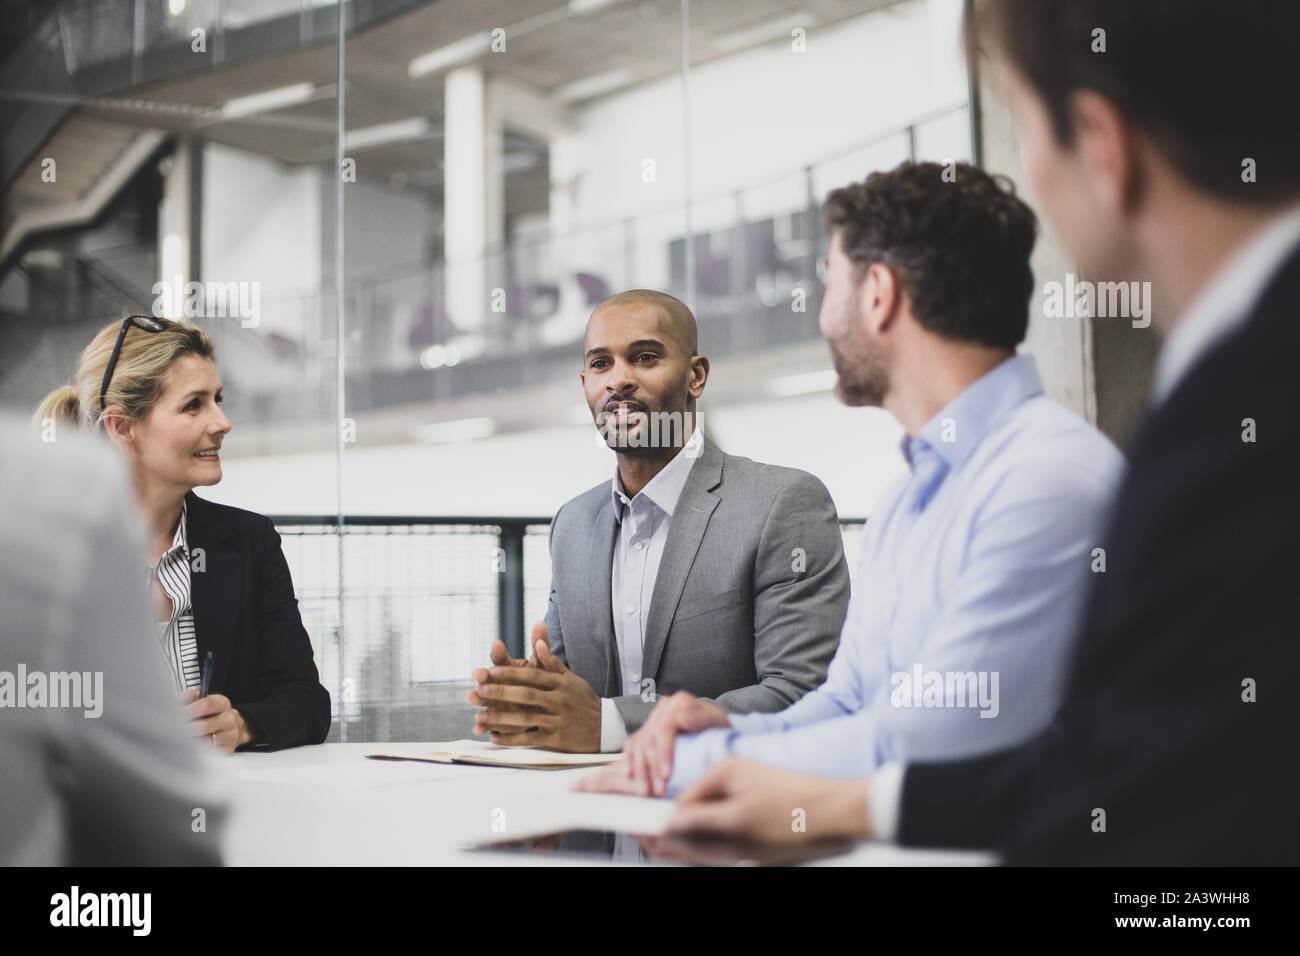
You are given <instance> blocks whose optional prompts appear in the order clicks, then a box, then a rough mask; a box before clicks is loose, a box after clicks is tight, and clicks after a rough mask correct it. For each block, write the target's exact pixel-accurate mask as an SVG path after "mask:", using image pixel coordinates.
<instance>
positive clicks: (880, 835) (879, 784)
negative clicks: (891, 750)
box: [867, 763, 903, 841]
mask: <svg viewBox="0 0 1300 956" xmlns="http://www.w3.org/2000/svg"><path fill="white" fill-rule="evenodd" d="M902 800H903V765H902V764H901V763H887V764H883V765H882V766H881V768H880V769H879V770H877V771H876V772H875V773H873V774H872V775H871V780H870V783H868V785H867V820H868V821H870V823H871V835H872V836H874V837H875V838H876V839H877V840H890V841H893V840H897V839H898V810H899V804H901V803H902Z"/></svg>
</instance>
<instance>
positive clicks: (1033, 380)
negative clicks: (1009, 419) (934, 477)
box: [903, 355, 1043, 470]
mask: <svg viewBox="0 0 1300 956" xmlns="http://www.w3.org/2000/svg"><path fill="white" fill-rule="evenodd" d="M1042 391H1043V383H1042V380H1041V379H1040V378H1039V377H1038V365H1037V364H1036V363H1035V362H1034V358H1033V356H1032V355H1013V356H1011V357H1010V358H1009V359H1007V360H1006V361H1004V362H1002V363H1001V364H999V365H998V366H996V367H995V368H993V369H991V370H990V371H988V372H985V373H984V374H983V375H981V376H980V377H979V378H978V379H976V380H975V381H974V382H972V383H971V384H970V385H968V386H967V387H966V389H965V390H964V391H963V392H962V393H961V394H960V395H958V396H957V397H956V398H954V399H953V400H952V401H950V402H949V403H948V404H947V405H945V406H944V407H943V408H942V409H941V410H940V411H939V413H938V414H937V415H935V416H934V417H933V418H931V419H930V420H929V421H928V422H926V423H925V424H924V425H923V426H921V430H920V431H919V432H917V434H916V437H915V438H913V437H911V436H909V435H904V436H903V458H904V459H906V461H907V463H908V465H909V466H912V465H913V463H914V462H915V460H916V457H917V455H919V454H923V453H925V452H926V451H927V450H929V451H933V452H934V453H935V454H937V455H938V456H939V458H940V459H941V460H942V461H943V463H944V465H945V466H947V468H948V469H950V470H951V469H957V468H959V467H961V465H962V463H963V462H964V461H965V460H966V459H967V457H968V456H969V455H970V453H971V452H972V451H974V449H975V446H976V445H978V444H979V443H980V439H982V438H983V437H984V436H985V435H986V434H988V432H989V431H990V430H991V429H992V428H993V426H994V425H996V424H997V422H998V421H999V419H1001V418H1002V416H1003V415H1005V414H1006V413H1007V412H1009V411H1011V409H1013V408H1015V407H1016V406H1017V405H1019V404H1020V403H1021V402H1023V401H1025V400H1027V399H1030V398H1033V397H1034V396H1035V395H1039V394H1041V393H1042Z"/></svg>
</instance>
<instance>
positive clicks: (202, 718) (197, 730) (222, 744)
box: [184, 690, 253, 753]
mask: <svg viewBox="0 0 1300 956" xmlns="http://www.w3.org/2000/svg"><path fill="white" fill-rule="evenodd" d="M184 699H185V703H186V706H185V712H186V713H187V714H188V715H189V718H190V721H191V724H190V725H191V726H192V727H193V728H194V736H196V737H207V738H209V739H210V740H211V741H212V746H213V747H218V748H220V749H221V750H224V751H226V753H234V750H235V748H236V747H241V746H243V745H244V744H247V743H252V742H253V734H252V732H251V731H250V730H249V727H248V722H247V721H246V720H244V717H243V715H242V714H240V713H239V711H237V710H235V708H234V707H232V706H231V705H230V698H229V697H226V696H225V695H224V694H209V695H208V696H207V697H200V696H199V692H198V691H196V690H187V691H186V692H185V694H184Z"/></svg>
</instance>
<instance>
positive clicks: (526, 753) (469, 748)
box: [366, 740, 621, 770]
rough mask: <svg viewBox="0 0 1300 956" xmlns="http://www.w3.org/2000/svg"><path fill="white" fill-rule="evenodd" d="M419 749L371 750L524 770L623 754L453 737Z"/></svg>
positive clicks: (379, 756) (598, 761)
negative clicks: (570, 751) (565, 750)
mask: <svg viewBox="0 0 1300 956" xmlns="http://www.w3.org/2000/svg"><path fill="white" fill-rule="evenodd" d="M433 747H434V749H433V750H429V751H425V752H420V753H406V754H393V753H372V754H366V756H367V757H369V758H371V759H372V760H419V761H423V762H425V763H472V764H479V765H481V766H485V767H514V768H516V769H521V770H563V769H567V768H571V767H599V766H601V765H603V764H607V763H611V762H613V761H615V760H617V759H618V758H619V757H620V756H621V755H620V754H616V753H613V754H566V753H559V752H557V751H554V750H540V749H538V748H536V747H502V746H500V745H499V744H493V743H487V742H486V741H482V740H453V741H450V742H449V743H445V744H434V745H433Z"/></svg>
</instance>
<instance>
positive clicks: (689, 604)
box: [469, 289, 849, 752]
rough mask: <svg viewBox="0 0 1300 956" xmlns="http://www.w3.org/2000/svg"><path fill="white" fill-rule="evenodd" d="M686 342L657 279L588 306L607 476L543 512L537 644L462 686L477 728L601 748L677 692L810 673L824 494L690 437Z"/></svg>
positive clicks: (820, 673) (695, 434)
mask: <svg viewBox="0 0 1300 956" xmlns="http://www.w3.org/2000/svg"><path fill="white" fill-rule="evenodd" d="M698 352H699V348H698V340H697V334H696V328H695V317H694V316H693V315H692V314H691V312H690V309H688V308H687V307H686V305H685V304H684V303H682V302H680V301H678V300H677V299H675V298H673V297H672V296H669V295H666V294H664V293H661V292H655V291H652V290H645V289H634V290H630V291H628V292H623V293H619V294H618V295H616V296H613V297H611V298H610V299H607V300H606V301H605V302H603V303H601V304H600V305H599V306H598V307H597V308H596V310H595V311H594V312H593V313H592V315H591V319H590V321H589V322H588V325H587V334H586V339H585V341H584V354H585V358H584V368H583V372H582V381H583V386H584V390H585V391H586V396H587V403H588V406H589V407H590V409H591V413H592V416H593V418H594V419H595V421H596V423H597V427H598V429H599V430H600V431H601V432H602V434H603V437H604V439H605V442H606V444H607V445H608V446H609V447H610V448H611V449H613V450H614V451H615V453H616V459H617V466H616V474H615V477H614V479H613V480H612V481H604V482H601V483H600V484H599V485H597V486H596V487H595V488H592V489H590V490H589V491H587V492H585V493H583V494H581V495H579V496H578V497H576V498H574V499H573V500H572V501H569V502H568V503H567V504H565V505H564V506H563V507H562V508H561V509H560V511H559V513H558V514H557V515H556V516H555V520H554V522H552V525H551V542H550V546H551V595H550V601H549V602H548V607H547V611H546V620H545V623H544V624H539V625H538V626H537V627H536V629H535V630H534V638H533V643H534V648H535V649H536V648H537V647H538V646H539V645H540V648H541V649H540V651H538V652H537V653H536V655H535V659H534V660H533V661H531V662H530V663H531V664H532V665H533V666H527V665H524V666H518V665H523V664H524V662H514V663H515V665H516V666H509V665H508V664H507V661H508V659H507V658H504V657H503V654H504V646H503V645H500V644H499V642H498V646H497V647H496V648H494V652H493V662H494V664H496V665H497V666H495V667H493V668H492V669H491V671H490V672H489V670H487V669H481V670H479V671H476V672H475V675H474V676H475V679H476V680H477V681H478V684H479V686H478V687H477V688H476V689H475V690H474V691H472V692H471V693H470V695H469V700H470V702H471V703H475V704H481V705H485V706H487V708H488V709H487V710H485V711H481V712H480V713H479V714H478V716H477V718H476V724H475V731H476V732H482V731H484V730H488V731H492V732H493V737H492V739H493V740H494V741H496V742H498V743H504V744H522V745H538V746H545V747H551V748H553V749H556V750H566V751H576V752H591V751H615V750H618V749H619V748H620V747H621V746H622V743H623V741H624V739H626V736H627V734H628V733H630V732H632V731H635V730H636V729H637V728H638V727H640V726H641V725H642V724H643V723H644V722H645V720H646V718H647V717H648V716H649V715H650V712H651V710H652V709H653V708H654V706H655V704H656V702H657V701H658V700H659V699H660V698H662V697H663V696H665V695H668V694H671V693H673V692H675V691H678V690H689V691H691V692H692V693H694V694H697V695H700V696H703V697H707V698H710V699H713V700H714V701H716V703H717V704H718V705H719V706H721V707H723V708H725V709H726V710H728V711H730V712H733V713H750V712H754V711H778V710H783V709H785V708H786V707H788V706H790V705H791V704H792V703H794V702H795V701H796V700H798V699H799V698H800V697H802V696H803V695H804V694H806V693H808V692H809V691H810V690H813V689H814V688H816V687H818V686H820V685H821V684H822V682H823V681H825V679H826V669H827V667H828V666H829V664H830V661H831V658H832V657H834V656H835V649H836V647H838V646H839V635H840V628H841V627H842V626H843V624H844V613H845V609H846V608H847V606H848V599H849V575H848V569H847V566H846V563H845V560H844V547H843V544H842V541H841V537H840V529H839V522H838V519H837V516H836V513H835V505H834V503H833V502H832V501H831V497H830V494H829V493H828V492H827V491H826V487H825V486H824V485H823V484H822V483H821V482H820V481H818V480H817V479H816V478H815V477H813V476H812V475H810V474H808V473H807V472H803V471H798V470H796V469H793V468H780V467H777V466H775V465H767V464H761V463H759V462H755V461H751V460H750V459H748V458H741V457H738V456H734V455H726V454H723V452H722V451H721V450H720V449H719V448H718V447H717V446H716V445H715V444H714V443H713V442H712V441H710V440H709V439H708V438H707V437H705V435H704V433H703V431H702V430H701V429H700V428H699V427H698V422H697V415H696V410H695V403H696V400H697V399H698V398H699V397H700V395H701V393H702V392H703V391H704V385H705V382H706V380H707V378H708V372H709V360H708V359H707V358H706V357H705V356H703V355H700V354H698ZM503 705H504V706H503Z"/></svg>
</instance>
